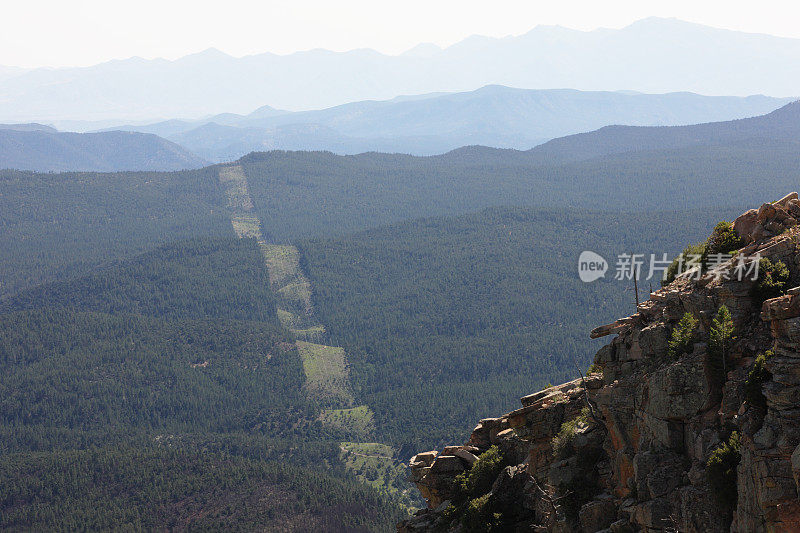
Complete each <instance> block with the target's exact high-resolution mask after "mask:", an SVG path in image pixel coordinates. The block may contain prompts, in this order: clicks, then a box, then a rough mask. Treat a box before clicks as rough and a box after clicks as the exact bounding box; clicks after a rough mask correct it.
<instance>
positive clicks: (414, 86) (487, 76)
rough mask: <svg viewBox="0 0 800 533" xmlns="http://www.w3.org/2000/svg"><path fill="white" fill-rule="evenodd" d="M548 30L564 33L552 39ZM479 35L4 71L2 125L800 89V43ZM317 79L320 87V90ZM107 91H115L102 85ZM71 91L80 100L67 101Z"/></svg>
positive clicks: (662, 24) (694, 31)
mask: <svg viewBox="0 0 800 533" xmlns="http://www.w3.org/2000/svg"><path fill="white" fill-rule="evenodd" d="M554 31H556V32H557V33H564V34H565V35H566V37H564V38H563V39H562V38H560V37H559V38H554V36H553V32H554ZM654 36H655V37H657V38H655V37H654ZM479 41H480V42H478V41H476V40H475V39H474V38H467V39H465V40H463V41H461V42H459V43H456V44H454V45H451V46H449V47H446V48H443V49H441V51H438V52H437V51H435V50H433V49H431V48H430V47H428V52H429V53H427V54H421V55H420V54H417V55H415V54H411V55H408V54H400V55H395V56H390V55H386V54H381V53H379V52H376V51H374V50H368V49H358V50H351V51H347V52H331V51H326V50H310V51H303V52H296V53H293V54H289V55H276V54H270V53H264V54H256V55H249V56H244V57H241V58H235V57H232V56H228V55H227V54H224V53H217V52H212V53H206V54H203V53H200V54H193V55H190V56H186V57H184V58H179V59H177V60H172V61H168V60H164V59H156V60H144V59H137V60H133V59H128V60H117V61H113V62H106V63H102V64H99V65H94V66H89V67H80V68H72V69H69V68H66V69H34V70H26V71H24V72H22V73H19V72H18V73H16V74H13V73H11V74H8V75H7V76H6V77H4V78H0V97H2V98H3V99H4V100H5V101H7V102H9V103H10V104H13V105H10V106H9V107H8V111H7V112H6V114H5V115H4V116H0V120H4V121H9V120H16V121H19V120H38V121H53V120H65V119H73V120H74V119H83V120H87V119H94V120H103V119H108V118H113V117H116V118H121V119H128V120H142V119H145V120H147V119H150V118H157V117H169V116H203V115H209V114H216V113H220V112H225V111H230V112H235V113H243V112H246V111H247V110H248V109H254V108H255V107H257V106H258V105H261V104H263V103H264V102H265V101H266V102H269V103H270V105H273V106H275V107H278V108H284V109H291V110H304V109H305V110H307V109H314V108H321V107H330V106H334V105H339V104H342V103H345V102H352V101H359V100H365V99H386V98H391V97H393V96H395V95H398V94H419V93H426V92H432V91H467V90H474V89H476V88H478V87H481V86H483V85H486V84H490V83H497V84H502V85H510V86H518V87H526V88H539V89H547V88H554V87H572V88H575V89H580V90H620V89H633V90H638V91H643V92H651V93H652V92H670V91H675V90H691V91H693V92H698V93H702V94H712V95H715V94H734V95H745V94H758V93H764V94H771V95H774V96H790V95H793V94H796V92H797V89H796V87H797V86H800V71H798V70H797V69H796V68H793V67H787V65H790V66H791V65H796V64H798V62H800V40H799V39H791V38H785V37H775V36H767V35H760V34H751V33H744V32H735V31H731V30H720V29H717V28H712V27H708V26H703V25H699V24H693V23H681V24H675V23H674V21H669V20H665V19H650V20H648V21H645V23H644V25H641V24H639V25H637V24H636V23H634V24H631V25H629V26H626V27H624V28H621V29H612V30H609V29H603V30H594V31H590V32H580V31H575V30H564V29H558V30H554V29H553V28H538V29H537V28H534V29H533V30H531V31H529V32H527V33H525V34H522V35H519V36H511V37H508V38H499V39H497V38H479ZM543 50H547V53H543ZM562 65H569V67H570V68H569V69H566V68H562ZM209 73H213V74H211V75H210V74H209ZM321 79H324V80H325V81H326V90H325V91H320V90H319V80H321ZM123 80H125V81H126V82H127V83H122V82H123ZM245 80H247V81H248V83H243V82H244V81H245ZM112 86H113V87H114V88H115V91H114V92H113V93H111V92H109V91H108V90H106V89H105V88H107V87H112ZM76 93H79V94H83V95H85V98H82V99H80V101H76V100H75V99H70V98H68V95H69V94H76ZM156 97H157V98H156ZM154 102H158V103H157V104H155V103H154Z"/></svg>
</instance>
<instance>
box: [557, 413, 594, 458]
mask: <svg viewBox="0 0 800 533" xmlns="http://www.w3.org/2000/svg"><path fill="white" fill-rule="evenodd" d="M588 420H589V408H588V407H584V408H583V409H582V410H581V414H579V415H578V416H576V417H575V418H573V419H572V420H569V421H568V422H564V423H563V424H561V429H559V431H558V434H556V436H555V437H553V442H552V445H553V457H555V458H556V459H566V458H567V457H569V456H570V455H572V454H573V453H575V448H574V447H573V446H572V442H573V441H574V440H575V434H576V433H577V432H578V427H579V426H580V425H582V424H586V423H587V421H588Z"/></svg>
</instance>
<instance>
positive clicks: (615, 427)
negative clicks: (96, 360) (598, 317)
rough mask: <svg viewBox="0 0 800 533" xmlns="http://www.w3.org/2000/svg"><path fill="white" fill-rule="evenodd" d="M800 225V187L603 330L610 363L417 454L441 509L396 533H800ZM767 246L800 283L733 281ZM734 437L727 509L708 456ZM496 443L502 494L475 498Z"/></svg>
mask: <svg viewBox="0 0 800 533" xmlns="http://www.w3.org/2000/svg"><path fill="white" fill-rule="evenodd" d="M799 220H800V201H798V198H797V194H796V193H792V194H791V195H788V196H786V197H785V198H783V199H781V200H780V201H778V202H775V203H771V204H764V205H763V206H761V208H760V209H758V210H751V211H748V212H747V213H745V214H743V215H742V216H741V217H739V219H737V220H736V222H735V223H734V228H735V230H736V232H737V233H738V235H739V237H741V238H742V243H743V245H744V247H743V248H742V249H741V250H740V251H739V253H738V255H737V256H736V257H734V259H733V260H731V261H729V262H728V263H727V264H725V265H723V267H721V268H720V269H718V270H716V271H714V272H710V273H706V274H705V275H703V276H702V277H700V278H699V279H690V277H688V276H683V277H681V276H679V277H678V278H677V279H676V280H675V281H674V282H673V283H671V284H670V285H668V286H667V287H664V288H662V289H661V290H658V291H656V292H654V293H653V294H651V295H650V298H649V299H648V300H647V301H645V302H643V303H642V304H641V305H640V306H639V308H638V312H637V313H636V314H634V315H632V316H630V317H626V318H623V319H621V320H619V321H617V322H615V323H613V324H610V325H608V326H602V327H600V328H597V329H595V330H594V331H593V332H592V336H593V337H600V336H604V335H616V336H615V337H614V338H613V339H612V340H611V342H609V343H608V344H607V345H606V346H604V347H603V348H601V349H600V350H599V351H598V352H597V355H596V356H595V365H596V368H598V369H600V370H601V372H597V373H592V374H589V375H587V376H586V377H585V379H583V378H579V379H577V380H575V381H571V382H569V383H564V384H562V385H558V386H556V387H550V388H547V389H545V390H542V391H539V392H537V393H535V394H531V395H530V396H526V397H525V398H522V400H521V401H522V407H521V408H520V409H518V410H516V411H513V412H511V413H508V414H505V415H503V416H501V417H498V418H489V419H484V420H481V421H480V423H478V425H477V426H476V427H475V429H474V430H473V432H472V435H471V436H470V438H469V441H468V442H467V443H466V444H465V445H463V446H450V447H446V448H445V449H444V450H441V451H438V452H437V451H429V452H424V453H420V454H418V455H416V456H415V457H414V458H413V459H412V460H411V463H410V468H411V477H412V481H413V482H414V483H415V484H416V486H417V487H418V489H419V490H420V492H421V493H422V495H423V496H424V497H425V498H426V499H427V501H428V508H427V509H423V510H420V511H418V512H417V513H416V515H415V516H414V517H413V518H412V519H410V520H407V521H405V522H403V523H401V524H399V525H398V530H399V531H401V532H411V531H433V530H437V531H470V530H475V531H489V530H491V531H494V530H502V531H542V532H544V531H548V532H550V531H553V532H566V531H585V532H594V531H612V532H626V531H648V532H655V531H681V532H708V531H741V532H751V531H754V532H758V531H780V532H784V531H800V501H798V494H800V489H799V487H800V446H798V444H800V287H799V286H798V285H800V267H799V266H798V265H800V228H796V226H797V224H798V221H799ZM757 254H760V256H761V257H765V258H768V259H770V260H771V261H772V262H773V263H774V262H777V261H781V262H783V263H784V264H785V265H786V266H787V267H788V269H789V271H790V277H789V281H788V282H787V284H786V288H789V287H794V288H791V289H789V290H785V289H784V290H783V291H781V292H782V293H783V294H781V295H779V296H777V297H774V298H771V299H767V300H766V301H764V302H763V303H762V301H761V299H760V298H758V297H756V296H755V294H756V291H754V290H753V287H754V285H756V284H757V283H758V282H754V281H752V280H749V279H745V280H742V281H739V280H737V279H736V276H734V275H733V274H734V268H735V264H736V262H737V261H741V260H744V261H745V262H747V261H752V260H755V258H756V257H757ZM725 272H727V273H730V274H731V278H732V279H725V276H722V275H720V273H725ZM722 306H725V307H727V308H728V309H729V310H730V312H731V315H732V319H733V324H734V327H735V333H734V338H733V339H732V340H731V342H730V346H729V347H728V348H726V351H727V359H726V365H725V368H724V370H722V369H721V368H720V357H719V355H718V354H716V353H715V352H714V350H712V349H711V346H710V344H709V342H710V341H711V339H710V337H709V332H710V330H711V328H712V321H713V319H714V318H715V316H717V313H718V311H719V309H720V308H721V307H722ZM686 313H690V314H691V315H692V316H693V317H695V319H696V320H697V326H696V331H695V332H694V336H693V338H692V342H691V343H690V344H689V349H687V350H685V351H684V352H683V353H680V354H678V355H676V354H675V353H670V348H669V343H670V339H671V338H672V336H673V332H674V331H675V329H676V325H677V323H678V321H679V320H680V319H681V318H682V317H683V316H684V315H685V314H686ZM764 354H766V356H765V355H764ZM759 356H761V357H759ZM757 359H759V360H760V361H757ZM759 365H761V366H759ZM565 423H566V424H565ZM733 432H736V433H738V435H739V436H740V441H741V446H740V448H739V454H738V455H737V456H736V457H737V458H739V457H740V460H739V462H738V465H737V466H736V467H735V474H731V476H732V477H731V482H732V483H735V488H736V490H735V491H734V492H733V493H732V494H734V498H733V501H731V502H728V503H727V504H726V503H725V502H724V500H723V499H722V498H721V497H720V494H718V493H719V489H718V488H714V487H715V485H714V484H713V483H712V482H710V476H709V472H707V470H708V467H707V464H708V461H709V458H710V457H711V456H712V454H713V453H714V452H715V450H718V449H719V448H720V447H721V446H723V444H724V443H725V442H726V441H728V440H729V437H730V436H731V435H732V434H733ZM554 439H555V440H554ZM565 442H566V445H565V444H564V443H565ZM554 447H555V448H556V449H555V450H554ZM490 449H491V450H492V454H494V455H493V457H494V456H496V455H497V454H498V453H499V455H500V456H502V459H503V465H501V467H500V468H499V470H496V471H492V472H491V475H492V476H493V480H491V483H490V487H491V488H490V490H489V491H488V492H486V493H485V494H482V495H478V494H468V493H467V492H465V490H466V489H464V487H465V486H466V485H464V480H465V479H466V478H467V477H468V476H469V475H470V473H476V474H475V475H478V474H477V472H478V469H481V470H480V472H482V473H481V475H485V471H486V469H485V468H483V467H482V466H481V463H482V462H483V457H488V455H486V456H484V455H483V454H486V453H487V450H490ZM476 465H477V466H476ZM734 480H735V481H734Z"/></svg>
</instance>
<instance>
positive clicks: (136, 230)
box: [0, 168, 233, 297]
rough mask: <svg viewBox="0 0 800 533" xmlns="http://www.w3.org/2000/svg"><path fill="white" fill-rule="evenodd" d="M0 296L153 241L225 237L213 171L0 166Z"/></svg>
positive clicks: (226, 224)
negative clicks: (56, 170) (46, 170)
mask: <svg viewBox="0 0 800 533" xmlns="http://www.w3.org/2000/svg"><path fill="white" fill-rule="evenodd" d="M0 191H2V194H0V250H2V252H1V253H0V297H2V296H4V295H8V294H13V293H15V292H17V291H19V290H20V289H22V288H25V287H30V286H32V285H36V284H39V283H42V282H45V281H50V280H54V279H65V278H69V277H71V276H73V275H77V274H80V273H84V272H87V271H89V270H90V269H91V268H93V267H95V266H97V265H100V264H103V263H107V262H109V261H112V260H114V259H117V258H121V257H131V256H134V255H137V254H139V253H142V252H144V251H145V250H149V249H151V248H153V247H155V246H158V245H159V244H164V243H166V242H170V241H172V240H176V239H182V238H188V237H198V236H206V237H221V236H231V237H232V236H233V231H232V229H231V226H230V222H229V220H228V218H227V215H226V213H225V212H224V210H223V207H224V203H223V200H222V193H221V191H220V189H219V186H218V184H217V180H216V170H215V169H214V168H205V169H200V170H194V171H190V172H169V173H156V172H124V173H123V172H120V173H110V174H98V173H66V174H37V173H32V172H15V171H0Z"/></svg>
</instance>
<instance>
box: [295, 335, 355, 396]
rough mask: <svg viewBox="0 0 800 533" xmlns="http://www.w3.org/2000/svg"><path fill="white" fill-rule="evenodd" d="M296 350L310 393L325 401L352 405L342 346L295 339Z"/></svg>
mask: <svg viewBox="0 0 800 533" xmlns="http://www.w3.org/2000/svg"><path fill="white" fill-rule="evenodd" d="M297 351H298V352H299V353H300V357H301V358H302V360H303V370H304V371H305V374H306V388H307V389H308V391H309V392H310V393H312V394H314V395H315V396H317V397H318V399H319V400H321V401H325V402H326V403H327V402H330V403H332V404H338V405H348V406H350V405H353V401H354V400H353V396H352V394H350V388H349V386H348V381H347V378H348V374H347V365H346V364H345V353H344V350H343V349H342V348H338V347H335V346H325V345H323V344H314V343H312V342H305V341H297Z"/></svg>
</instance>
